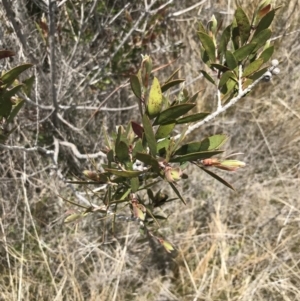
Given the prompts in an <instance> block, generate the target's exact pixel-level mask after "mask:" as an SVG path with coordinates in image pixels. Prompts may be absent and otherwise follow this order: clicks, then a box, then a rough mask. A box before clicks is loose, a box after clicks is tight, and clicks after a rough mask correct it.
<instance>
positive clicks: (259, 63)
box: [243, 59, 264, 77]
mask: <svg viewBox="0 0 300 301" xmlns="http://www.w3.org/2000/svg"><path fill="white" fill-rule="evenodd" d="M263 63H264V61H263V59H257V60H256V61H254V62H252V63H251V64H249V65H248V66H247V67H246V68H245V69H244V72H243V77H248V76H249V75H251V74H253V73H255V72H256V71H257V70H258V69H259V68H260V67H261V66H262V64H263Z"/></svg>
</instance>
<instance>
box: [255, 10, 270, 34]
mask: <svg viewBox="0 0 300 301" xmlns="http://www.w3.org/2000/svg"><path fill="white" fill-rule="evenodd" d="M274 17H275V9H272V10H271V11H269V12H268V13H267V14H266V15H265V16H264V17H263V18H262V19H261V20H260V21H259V23H258V25H257V27H256V30H255V32H254V35H253V37H255V36H257V35H258V34H259V33H260V32H261V31H263V30H265V29H267V28H268V27H269V26H270V25H271V24H272V21H273V19H274Z"/></svg>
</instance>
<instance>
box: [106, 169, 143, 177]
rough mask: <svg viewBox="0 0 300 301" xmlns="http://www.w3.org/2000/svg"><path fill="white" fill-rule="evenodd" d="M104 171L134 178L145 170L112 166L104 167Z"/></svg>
mask: <svg viewBox="0 0 300 301" xmlns="http://www.w3.org/2000/svg"><path fill="white" fill-rule="evenodd" d="M105 171H107V172H109V173H111V174H113V175H115V176H119V177H124V178H134V177H138V176H139V175H141V174H143V173H145V171H137V170H119V169H114V168H105Z"/></svg>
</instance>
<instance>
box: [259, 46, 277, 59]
mask: <svg viewBox="0 0 300 301" xmlns="http://www.w3.org/2000/svg"><path fill="white" fill-rule="evenodd" d="M273 53H274V46H273V45H272V46H270V47H268V48H266V49H265V50H264V51H263V52H262V53H261V55H260V56H259V58H261V59H263V61H264V63H266V62H267V61H268V60H269V59H270V58H271V57H272V55H273Z"/></svg>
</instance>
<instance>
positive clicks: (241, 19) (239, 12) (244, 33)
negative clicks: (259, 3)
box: [234, 7, 251, 45]
mask: <svg viewBox="0 0 300 301" xmlns="http://www.w3.org/2000/svg"><path fill="white" fill-rule="evenodd" d="M234 16H235V19H236V23H237V26H238V29H239V35H240V39H241V44H242V45H244V44H245V43H246V42H247V41H248V38H249V36H250V31H251V25H250V22H249V19H248V17H247V15H246V13H245V12H244V11H243V9H242V8H241V7H238V8H237V9H236V11H235V15H234Z"/></svg>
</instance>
